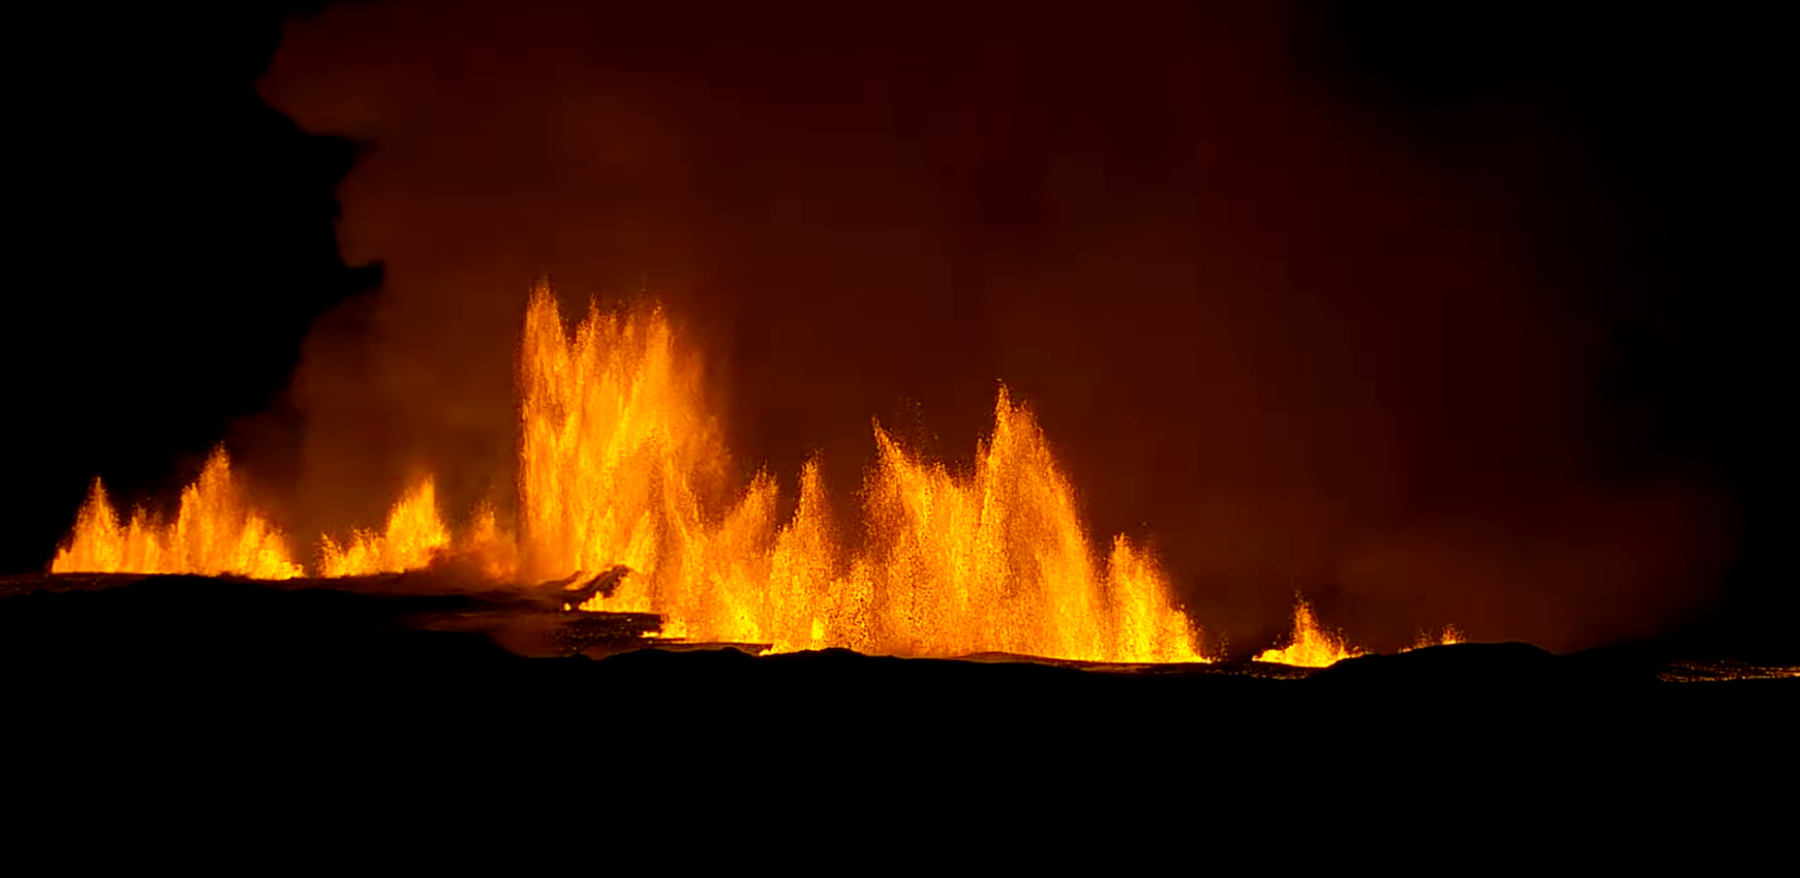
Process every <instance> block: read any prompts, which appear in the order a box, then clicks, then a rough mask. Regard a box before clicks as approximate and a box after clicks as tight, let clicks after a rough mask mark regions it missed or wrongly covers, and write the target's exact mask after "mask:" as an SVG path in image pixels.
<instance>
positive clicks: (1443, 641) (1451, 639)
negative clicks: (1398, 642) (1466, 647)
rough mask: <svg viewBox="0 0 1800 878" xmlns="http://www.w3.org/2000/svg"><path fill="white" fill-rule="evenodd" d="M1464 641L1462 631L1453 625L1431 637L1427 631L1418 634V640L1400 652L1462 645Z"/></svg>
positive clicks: (1446, 626)
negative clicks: (1456, 644) (1454, 644)
mask: <svg viewBox="0 0 1800 878" xmlns="http://www.w3.org/2000/svg"><path fill="white" fill-rule="evenodd" d="M1466 640H1467V638H1465V637H1463V633H1462V629H1460V628H1457V627H1456V626H1455V625H1445V626H1444V630H1443V631H1441V632H1439V633H1438V634H1436V635H1433V634H1432V633H1431V632H1429V631H1421V632H1419V637H1418V639H1417V640H1414V641H1413V643H1412V645H1411V646H1409V647H1407V648H1405V649H1403V650H1400V651H1401V652H1412V651H1413V650H1415V649H1424V648H1425V647H1427V646H1449V645H1451V644H1453V643H1463V642H1465V641H1466Z"/></svg>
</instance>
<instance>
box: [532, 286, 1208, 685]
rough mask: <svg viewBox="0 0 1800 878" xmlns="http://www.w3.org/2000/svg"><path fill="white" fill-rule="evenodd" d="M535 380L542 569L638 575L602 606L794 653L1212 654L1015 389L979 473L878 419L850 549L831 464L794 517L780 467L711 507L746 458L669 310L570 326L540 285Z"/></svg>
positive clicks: (807, 483)
mask: <svg viewBox="0 0 1800 878" xmlns="http://www.w3.org/2000/svg"><path fill="white" fill-rule="evenodd" d="M520 382H521V388H522V393H523V399H522V404H521V415H522V420H523V424H522V430H523V436H522V441H521V443H520V448H521V451H520V454H521V457H520V473H521V476H520V510H521V511H520V519H521V544H520V549H521V563H522V565H523V569H524V570H525V571H527V573H528V575H530V576H533V577H536V578H537V579H539V580H544V579H553V578H561V577H565V576H567V575H569V574H570V573H571V572H572V571H585V572H587V573H590V574H594V573H598V572H599V571H603V570H606V569H608V568H610V567H612V566H613V565H616V564H623V565H625V566H626V567H628V568H630V569H631V571H632V573H630V574H629V575H628V576H627V577H626V579H625V581H624V584H623V585H622V586H621V587H620V588H619V589H618V590H617V591H615V592H614V593H613V594H612V595H610V596H599V595H596V596H595V597H594V598H592V599H591V600H589V601H588V602H587V603H585V604H583V605H582V609H586V610H609V611H638V612H654V613H659V614H661V615H663V616H664V617H665V618H667V619H669V620H670V622H671V624H672V626H675V627H678V628H679V629H680V630H683V631H684V632H685V633H686V635H687V636H689V637H693V638H696V639H705V640H715V641H725V642H746V643H765V644H771V645H772V646H771V648H772V649H773V650H775V651H789V650H798V649H819V648H824V647H834V646H838V647H848V648H851V649H857V650H860V651H864V652H879V653H895V654H904V655H963V654H970V653H980V652H1004V653H1017V654H1027V655H1038V656H1048V657H1057V658H1069V659H1085V660H1098V661H1126V662H1152V661H1199V660H1202V659H1201V656H1200V655H1199V653H1198V651H1197V649H1196V646H1195V640H1196V636H1195V632H1194V630H1193V628H1192V625H1191V623H1190V622H1189V621H1188V619H1187V617H1186V615H1185V614H1184V613H1183V612H1182V611H1181V610H1180V608H1178V607H1176V606H1175V605H1174V603H1173V601H1172V599H1171V596H1170V591H1169V587H1168V583H1167V580H1166V578H1165V577H1164V576H1163V574H1162V573H1161V571H1160V569H1159V568H1158V567H1157V565H1156V564H1155V563H1154V561H1153V560H1152V559H1151V558H1149V557H1148V555H1147V554H1146V553H1145V552H1144V551H1143V550H1142V549H1140V548H1138V547H1135V546H1133V545H1132V544H1131V543H1130V542H1129V541H1127V540H1126V539H1124V538H1123V537H1120V538H1118V539H1116V540H1115V541H1114V543H1113V546H1112V551H1111V555H1110V557H1109V559H1108V561H1107V562H1106V563H1105V564H1104V565H1102V564H1100V563H1099V562H1098V560H1097V559H1096V557H1095V555H1094V552H1093V549H1092V547H1091V546H1090V544H1089V542H1088V540H1087V536H1086V533H1085V531H1084V530H1083V528H1082V526H1081V522H1080V518H1079V515H1078V511H1077V508H1076V503H1075V494H1074V490H1073V489H1072V487H1071V486H1070V485H1069V484H1068V482H1067V480H1066V479H1065V478H1064V476H1063V475H1062V473H1061V471H1060V470H1059V469H1058V468H1057V466H1056V464H1055V461H1054V459H1053V458H1052V456H1051V453H1050V448H1049V444H1048V442H1047V440H1046V439H1045V437H1044V435H1043V433H1042V431H1041V430H1040V429H1039V428H1038V426H1037V422H1036V420H1035V419H1034V418H1033V417H1032V416H1031V415H1030V413H1029V412H1028V411H1026V410H1025V409H1024V408H1023V407H1016V406H1014V405H1013V404H1012V403H1011V401H1010V400H1009V398H1008V397H1007V395H1006V393H1005V391H1004V390H1002V391H1001V393H1000V398H999V401H998V403H997V405H996V407H995V415H994V432H993V435H992V437H991V438H990V439H988V440H987V441H985V442H983V443H981V444H980V445H979V447H978V449H977V455H976V467H975V472H974V473H973V475H971V476H969V477H966V478H958V477H954V476H952V475H951V474H950V473H949V472H948V471H947V470H946V469H945V467H944V466H943V465H942V464H939V463H931V462H926V461H922V460H919V459H916V458H915V457H913V456H911V455H909V454H908V453H907V452H906V451H904V450H903V449H902V448H901V447H900V446H899V444H898V443H896V442H895V441H894V440H893V438H892V437H891V436H890V435H889V434H888V433H886V432H885V431H883V430H882V429H881V428H880V427H879V425H878V426H876V428H875V431H874V432H875V442H876V447H877V450H878V459H877V462H876V465H875V467H874V468H873V470H872V471H871V472H870V473H869V475H868V478H867V482H866V485H865V490H864V492H863V495H864V510H863V512H864V518H863V523H864V526H865V527H864V529H865V530H866V532H867V534H866V539H865V540H864V542H863V545H862V547H861V548H860V549H858V550H856V551H851V550H848V549H847V548H846V547H845V544H844V542H843V541H842V540H841V539H840V538H839V535H837V534H835V533H834V532H833V530H832V525H831V516H830V514H829V509H828V502H827V498H826V497H825V491H824V487H823V481H822V479H821V478H820V475H819V469H818V464H817V462H816V461H815V462H811V463H808V464H807V465H806V466H805V468H804V469H803V470H802V472H801V476H800V491H799V503H798V506H797V508H796V511H795V513H794V515H793V517H792V519H790V520H789V521H788V522H786V523H785V524H783V523H780V522H778V521H777V520H776V513H775V510H776V501H777V497H778V489H777V485H776V482H775V480H774V479H773V478H772V477H770V476H769V475H767V474H766V473H765V474H759V475H758V476H757V477H756V478H754V479H753V480H752V481H751V483H750V485H749V487H748V488H747V489H746V490H745V491H744V493H743V494H742V496H741V497H740V498H739V499H738V500H737V501H736V502H735V503H733V504H731V505H730V506H729V508H727V509H726V510H725V511H724V513H723V514H722V515H719V516H717V517H709V516H707V515H706V514H705V512H704V509H705V507H706V503H705V500H706V498H707V497H708V495H709V492H716V491H717V488H718V484H719V479H720V478H721V476H722V473H723V472H724V471H725V463H726V457H725V453H724V449H723V446H722V444H721V443H720V440H719V436H718V432H717V429H716V427H715V425H714V423H713V421H712V420H711V419H710V418H709V417H707V416H706V415H705V410H704V406H703V405H702V399H701V395H700V393H699V388H700V371H699V368H698V365H697V363H695V362H694V361H693V360H691V359H689V358H687V357H685V356H684V355H682V353H681V351H680V350H679V349H678V348H677V346H676V344H675V340H674V335H673V333H672V332H671V330H670V328H669V325H668V323H667V321H666V319H665V318H664V316H663V315H662V313H661V312H660V311H655V310H652V311H649V312H647V313H643V314H637V315H625V316H615V315H608V314H604V313H601V312H600V311H598V310H597V309H595V308H591V307H590V309H589V313H588V316H587V318H586V319H585V320H583V321H582V322H581V323H580V325H578V326H577V327H576V328H575V331H574V334H573V337H572V338H571V337H570V336H569V334H568V333H567V332H566V331H565V329H564V326H563V322H562V319H561V316H560V313H559V312H558V310H557V308H556V304H555V300H554V299H553V298H552V297H551V295H550V293H549V290H548V289H547V288H542V287H540V288H539V289H538V290H537V291H536V292H535V293H534V295H533V296H532V299H531V303H530V306H529V310H528V313H527V317H526V329H525V339H524V345H523V347H522V350H521V366H520Z"/></svg>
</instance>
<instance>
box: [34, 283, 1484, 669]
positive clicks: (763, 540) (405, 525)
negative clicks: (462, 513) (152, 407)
mask: <svg viewBox="0 0 1800 878" xmlns="http://www.w3.org/2000/svg"><path fill="white" fill-rule="evenodd" d="M678 342H679V339H678V338H677V334H676V333H675V332H674V331H673V329H672V327H671V324H670V321H669V319H668V317H667V315H666V314H665V313H664V312H663V311H662V310H661V309H660V308H657V307H654V306H652V307H648V308H642V309H636V310H630V311H624V312H616V313H608V312H603V311H601V310H600V309H599V307H598V306H597V305H596V304H590V305H589V309H588V313H587V315H586V317H585V319H583V320H581V321H580V322H579V323H578V324H577V325H576V326H575V327H574V329H573V331H572V332H571V331H570V330H569V328H568V327H567V326H566V325H565V323H564V321H563V318H562V315H561V313H560V311H559V310H558V308H557V305H556V301H555V298H554V297H553V296H552V294H551V292H550V289H549V288H548V286H546V285H539V286H538V287H537V288H536V289H534V290H533V292H532V295H531V299H530V302H529V305H528V306H527V310H526V315H525V328H524V336H523V339H522V343H521V345H520V351H519V367H518V375H517V377H518V381H519V445H518V454H519V477H518V507H517V510H518V511H517V519H516V529H509V528H506V527H503V526H502V524H501V522H500V520H499V517H498V516H497V515H496V513H495V511H494V509H493V508H492V507H491V506H487V505H483V506H482V507H480V508H477V509H476V510H473V512H472V514H471V516H470V518H469V522H470V523H469V526H468V528H467V530H466V531H462V532H458V533H452V532H451V530H450V529H449V528H448V527H447V526H446V525H445V522H444V519H443V518H442V517H441V512H440V510H439V508H438V503H437V491H436V483H435V481H434V480H433V479H432V478H430V477H426V478H424V479H421V480H420V481H418V482H416V483H415V484H414V486H413V487H412V488H411V489H410V490H409V491H407V493H406V494H405V495H404V496H403V497H402V498H401V499H400V500H399V502H397V503H395V505H394V507H393V509H392V510H391V512H390V513H389V515H388V520H387V524H386V527H385V528H384V529H383V530H381V531H379V532H376V531H371V530H359V531H355V532H353V533H352V535H351V537H350V539H349V541H348V543H346V544H340V543H338V542H336V541H335V540H333V539H332V538H330V537H329V536H324V537H321V539H320V543H319V567H318V573H319V574H320V575H323V576H332V577H336V576H355V575H366V574H371V573H382V572H400V571H405V570H412V569H418V568H422V567H425V566H427V565H429V564H430V563H431V562H432V561H433V559H434V558H437V557H440V556H443V555H447V554H448V555H455V556H457V557H458V558H462V559H465V560H468V561H471V562H472V565H471V566H472V567H473V569H476V570H479V571H480V572H482V573H484V574H485V575H486V576H487V577H489V578H491V579H493V580H495V581H501V582H513V583H519V584H531V583H543V582H551V581H558V582H563V583H568V584H570V585H569V587H570V589H571V593H572V594H582V595H587V594H591V595H592V596H591V597H590V598H588V599H587V601H586V602H585V603H583V604H581V606H580V607H579V609H582V610H588V611H634V612H651V613H656V614H659V615H661V616H662V617H663V618H664V619H665V632H666V633H667V634H671V635H674V634H677V633H678V634H679V635H680V636H682V637H687V638H692V639H699V640H708V641H717V642H733V643H756V644H768V645H769V646H770V649H772V650H773V651H777V652H781V651H790V650H800V649H820V648H825V647H848V648H850V649H855V650H858V651H861V652H868V653H889V654H899V655H937V656H955V655H970V654H977V653H1010V654H1019V655H1035V656H1044V657H1051V658H1065V659H1078V660H1094V661H1113V662H1172V661H1204V660H1205V659H1204V658H1203V657H1202V656H1201V655H1200V653H1199V650H1198V639H1199V638H1198V634H1199V632H1198V631H1197V630H1196V629H1195V627H1194V626H1193V624H1192V623H1191V622H1190V621H1189V619H1188V618H1187V615H1186V614H1185V613H1184V612H1183V611H1182V609H1181V608H1180V607H1179V606H1177V605H1176V603H1175V601H1174V599H1173V593H1172V591H1171V589H1170V586H1169V582H1168V580H1167V577H1166V576H1165V575H1164V574H1163V572H1162V570H1161V568H1160V567H1159V566H1158V564H1157V563H1156V561H1155V559H1154V558H1152V557H1151V556H1150V554H1149V553H1148V552H1146V551H1145V550H1144V549H1143V548H1142V547H1140V546H1138V545H1135V544H1134V543H1132V542H1131V541H1130V540H1129V539H1127V538H1126V537H1123V536H1119V537H1115V538H1114V539H1113V540H1112V542H1111V545H1110V547H1109V550H1108V551H1107V552H1106V553H1105V557H1104V558H1102V557H1101V556H1100V552H1098V551H1097V550H1096V548H1095V546H1094V545H1093V544H1091V543H1090V542H1089V540H1088V535H1087V532H1086V530H1085V529H1084V527H1083V524H1082V521H1081V517H1080V515H1079V512H1078V508H1077V504H1076V499H1075V491H1074V488H1073V487H1072V486H1071V485H1070V484H1069V482H1068V479H1067V478H1066V477H1065V476H1064V474H1063V472H1062V470H1061V469H1060V468H1059V467H1058V466H1057V463H1056V461H1055V459H1054V457H1053V455H1052V453H1051V448H1050V444H1049V441H1048V440H1047V439H1046V437H1045V436H1044V433H1043V431H1042V429H1040V428H1039V426H1038V423H1037V420H1036V418H1034V417H1033V416H1032V414H1031V412H1030V411H1028V410H1027V409H1026V408H1025V407H1024V406H1022V405H1018V404H1015V403H1014V402H1013V401H1012V399H1011V398H1010V397H1009V395H1008V394H1007V392H1006V390H1005V388H1001V390H1000V392H999V398H998V399H997V400H996V402H995V405H994V421H993V429H992V432H991V434H990V435H989V436H987V437H986V438H984V439H983V440H981V441H980V442H978V443H977V445H976V453H975V463H974V467H973V469H972V471H970V472H968V473H966V474H953V473H952V472H951V471H950V470H949V469H948V468H947V467H946V466H945V465H944V464H942V463H939V462H934V461H928V460H924V459H921V458H919V457H918V456H916V455H914V454H912V453H910V452H909V451H907V450H906V449H905V448H903V447H902V446H901V445H900V443H899V442H897V441H895V439H894V437H893V436H892V435H890V434H889V433H888V432H887V431H885V430H883V429H882V428H881V426H880V425H879V424H876V425H875V426H874V441H875V447H876V460H875V464H874V465H873V466H872V467H871V468H870V470H869V471H868V473H866V475H865V478H864V483H863V490H862V492H861V494H860V506H861V508H860V509H859V510H858V511H859V512H860V518H859V519H858V522H859V524H858V526H857V527H856V528H854V530H855V532H854V533H849V534H844V533H839V532H838V528H837V526H836V524H835V522H836V519H835V518H834V517H833V516H832V514H831V508H830V507H831V504H830V502H829V499H828V498H827V496H826V491H825V487H824V479H823V478H822V477H821V475H820V463H819V461H818V460H817V459H815V460H812V461H808V462H807V463H806V465H805V466H804V467H803V468H802V470H801V472H800V478H799V486H798V488H799V490H798V501H797V504H796V506H795V509H794V512H793V514H792V516H791V517H790V518H789V519H788V520H786V521H785V522H784V521H779V520H777V513H776V509H777V505H778V504H777V501H778V496H779V491H778V487H777V482H776V479H775V478H774V477H773V476H771V475H769V474H768V473H766V472H763V473H758V474H757V475H756V476H755V477H754V478H753V479H751V481H750V484H749V485H748V487H746V488H744V489H743V490H742V492H741V493H739V494H736V495H733V494H732V493H731V491H730V487H731V486H730V485H729V484H728V478H729V476H728V473H729V472H730V467H729V466H728V464H729V460H730V458H729V456H728V454H727V451H726V449H725V445H724V441H723V439H722V436H721V433H720V430H719V427H718V425H717V423H716V421H715V420H714V418H713V417H712V415H711V413H710V411H709V409H708V407H707V405H706V404H705V394H704V393H703V392H702V391H703V388H704V385H703V382H702V378H703V375H702V370H701V368H700V364H699V361H698V360H697V358H695V357H694V356H693V355H692V354H691V353H690V352H689V351H687V350H686V349H684V348H683V347H682V345H681V344H679V343H678ZM734 496H735V499H733V498H734ZM51 570H52V572H59V573H60V572H76V571H101V572H140V573H200V574H209V575H216V574H235V575H242V576H250V577H260V578H291V577H295V576H300V575H303V571H302V570H301V568H300V566H299V565H298V564H295V563H294V562H293V561H292V560H291V559H290V556H289V554H288V549H287V543H286V541H285V539H284V538H283V537H282V535H281V533H280V532H278V531H276V530H275V529H274V528H273V527H272V526H271V525H270V524H269V522H268V520H267V519H266V517H265V516H263V515H262V514H260V513H259V512H257V511H256V510H254V509H252V508H250V506H249V504H248V502H247V500H246V499H245V497H244V496H243V493H242V490H241V488H240V486H238V485H237V483H236V482H235V481H234V480H233V477H232V473H231V469H230V462H229V460H228V459H227V457H226V455H225V452H224V450H223V449H220V450H219V451H217V452H215V453H214V455H213V457H212V458H211V459H210V460H209V461H208V462H207V464H206V468H205V470H204V471H203V472H202V473H201V475H200V478H199V480H198V481H196V482H195V483H194V484H193V485H192V486H190V487H188V488H187V489H186V490H184V491H183V492H182V495H181V506H180V512H179V514H178V515H177V516H176V518H175V520H174V522H173V523H170V524H160V525H159V524H158V523H156V522H153V521H152V520H151V519H150V518H149V516H148V515H147V513H145V512H144V511H143V510H138V511H136V512H135V513H134V514H133V515H132V517H131V520H130V522H129V523H127V524H124V525H121V524H120V519H119V515H118V513H117V512H116V511H115V510H114V509H113V507H112V506H111V505H110V503H108V501H107V498H106V493H105V491H104V489H103V488H102V487H101V485H100V483H99V481H98V480H96V481H95V483H94V486H93V490H92V492H91V494H90V496H89V497H88V500H87V502H86V504H84V505H83V506H82V508H81V511H80V513H79V515H78V517H77V521H76V524H75V529H74V532H73V534H72V535H71V538H70V540H69V541H68V544H67V545H66V547H65V548H63V549H62V550H61V551H59V552H58V553H57V555H56V558H55V560H54V561H53V562H52V564H51ZM601 577H605V578H604V579H602V578H601ZM584 583H585V584H586V585H584ZM599 583H604V584H605V585H606V587H605V588H604V589H600V588H598V584H599ZM589 586H593V587H589ZM1461 640H1462V636H1461V634H1460V632H1458V631H1456V629H1455V628H1446V629H1445V630H1444V632H1443V633H1442V634H1441V635H1439V636H1437V637H1436V638H1435V639H1434V638H1432V637H1430V636H1424V637H1422V638H1421V639H1420V641H1419V642H1418V643H1416V644H1414V645H1413V647H1412V648H1415V649H1416V648H1419V647H1421V646H1428V645H1435V644H1442V643H1457V642H1461ZM1361 654H1363V650H1361V649H1359V648H1357V647H1354V646H1352V645H1350V644H1349V643H1348V642H1347V641H1345V640H1344V639H1343V638H1341V637H1340V636H1337V635H1335V634H1331V633H1327V632H1326V631H1324V630H1322V629H1321V628H1320V627H1319V622H1318V619H1317V618H1316V617H1315V616H1314V615H1313V610H1312V608H1311V607H1310V606H1309V605H1308V604H1307V603H1306V602H1305V601H1304V600H1301V601H1299V602H1298V604H1297V605H1296V607H1295V609H1294V628H1293V632H1292V634H1291V636H1290V643H1289V645H1288V646H1286V647H1284V648H1281V649H1270V650H1267V651H1264V652H1263V653H1261V654H1260V655H1258V656H1257V660H1258V661H1264V662H1280V663H1284V664H1289V665H1300V666H1305V667H1324V666H1326V665H1330V664H1332V663H1333V662H1336V661H1338V660H1340V659H1344V658H1349V657H1352V656H1356V655H1361Z"/></svg>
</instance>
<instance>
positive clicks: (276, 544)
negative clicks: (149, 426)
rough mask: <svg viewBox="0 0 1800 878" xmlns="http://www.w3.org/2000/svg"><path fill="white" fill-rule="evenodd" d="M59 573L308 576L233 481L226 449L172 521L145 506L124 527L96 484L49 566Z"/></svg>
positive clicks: (185, 492)
mask: <svg viewBox="0 0 1800 878" xmlns="http://www.w3.org/2000/svg"><path fill="white" fill-rule="evenodd" d="M50 572H52V573H73V572H93V573H197V574H201V575H205V576H219V575H234V576H248V577H254V578H257V579H292V578H294V577H297V576H301V575H303V573H304V571H303V570H302V569H301V567H300V565H299V564H296V563H294V562H293V560H292V558H291V557H290V555H289V553H288V545H287V539H286V537H284V536H283V535H282V534H281V532H280V531H279V530H276V529H275V527H274V526H273V525H271V524H270V523H269V520H268V518H267V516H265V515H263V514H262V513H261V512H259V511H257V510H256V509H254V508H253V507H252V506H251V505H250V502H249V499H248V498H247V497H246V495H245V492H244V490H243V486H242V485H241V484H240V483H239V481H238V480H237V479H236V478H235V477H234V476H233V474H232V471H231V458H230V456H229V455H227V454H226V453H225V449H224V448H223V447H220V448H217V449H215V450H214V451H213V453H212V455H211V456H210V457H209V458H207V461H206V465H205V467H203V468H202V469H201V471H200V477H199V478H197V479H195V480H194V483H193V484H191V485H189V486H187V487H186V488H184V489H182V492H181V505H180V507H179V508H178V510H177V511H176V514H175V520H174V521H172V522H159V521H156V520H154V519H153V518H152V517H151V516H150V514H149V513H147V512H146V511H144V510H143V509H141V508H139V509H136V510H133V512H132V514H131V519H130V520H129V521H127V522H124V523H121V522H120V516H119V513H118V510H116V509H114V508H113V505H112V502H111V501H110V500H109V499H108V498H107V495H106V488H105V486H103V485H101V484H100V480H99V479H95V480H94V484H93V487H92V488H90V489H89V491H88V497H87V500H86V501H85V502H84V503H83V504H82V506H81V509H80V511H79V512H77V513H76V516H75V528H74V532H73V533H71V534H70V536H69V540H68V544H67V545H66V546H64V547H63V548H62V549H60V550H58V551H57V553H56V557H55V559H53V560H52V561H51V562H50Z"/></svg>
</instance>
